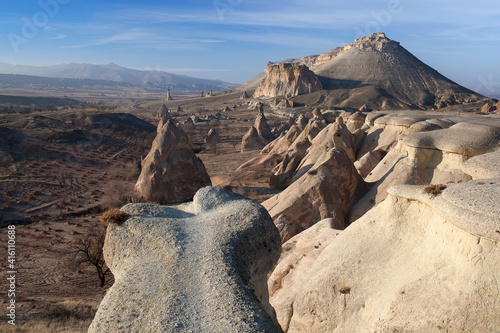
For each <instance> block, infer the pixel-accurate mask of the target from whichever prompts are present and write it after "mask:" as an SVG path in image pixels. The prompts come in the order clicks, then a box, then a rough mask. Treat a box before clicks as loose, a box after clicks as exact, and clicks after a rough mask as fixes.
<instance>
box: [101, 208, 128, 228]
mask: <svg viewBox="0 0 500 333" xmlns="http://www.w3.org/2000/svg"><path fill="white" fill-rule="evenodd" d="M129 217H130V215H128V214H127V213H124V212H122V211H121V210H119V209H118V208H113V209H110V210H108V211H106V212H104V213H103V214H102V215H101V216H99V220H101V221H102V222H105V223H116V224H122V223H123V222H125V221H126V220H127V219H128V218H129Z"/></svg>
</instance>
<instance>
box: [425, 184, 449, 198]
mask: <svg viewBox="0 0 500 333" xmlns="http://www.w3.org/2000/svg"><path fill="white" fill-rule="evenodd" d="M445 188H446V185H443V184H437V185H433V184H431V185H429V186H426V187H425V188H424V193H425V194H430V195H431V196H432V197H433V198H434V197H436V196H438V195H440V194H441V192H442V191H443V190H444V189H445Z"/></svg>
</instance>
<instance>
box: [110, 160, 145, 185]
mask: <svg viewBox="0 0 500 333" xmlns="http://www.w3.org/2000/svg"><path fill="white" fill-rule="evenodd" d="M140 173H141V170H140V162H139V161H134V162H132V161H130V162H127V163H124V164H118V165H114V166H113V167H112V168H110V170H109V177H110V178H111V179H113V180H125V181H135V180H137V178H138V177H139V174H140Z"/></svg>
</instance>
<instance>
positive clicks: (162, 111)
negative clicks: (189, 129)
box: [156, 104, 171, 119]
mask: <svg viewBox="0 0 500 333" xmlns="http://www.w3.org/2000/svg"><path fill="white" fill-rule="evenodd" d="M156 117H157V118H160V119H162V118H165V117H167V118H168V119H170V118H171V117H170V111H169V110H168V108H167V106H166V105H165V104H163V105H162V106H160V108H159V109H158V111H157V112H156Z"/></svg>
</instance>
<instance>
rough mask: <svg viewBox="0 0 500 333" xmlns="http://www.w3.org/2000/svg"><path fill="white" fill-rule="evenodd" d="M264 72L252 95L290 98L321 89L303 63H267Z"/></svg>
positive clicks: (317, 81)
mask: <svg viewBox="0 0 500 333" xmlns="http://www.w3.org/2000/svg"><path fill="white" fill-rule="evenodd" d="M266 73H267V77H266V78H265V79H264V80H263V81H262V82H261V84H260V85H259V86H258V87H257V89H256V90H255V92H254V95H253V96H254V97H278V96H280V97H285V98H290V97H294V96H298V95H302V94H309V93H312V92H315V91H319V90H321V89H322V85H321V82H320V81H319V79H318V77H317V76H316V75H315V74H314V73H313V72H311V71H310V70H309V68H308V67H307V66H305V65H299V64H279V65H269V66H267V67H266Z"/></svg>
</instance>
